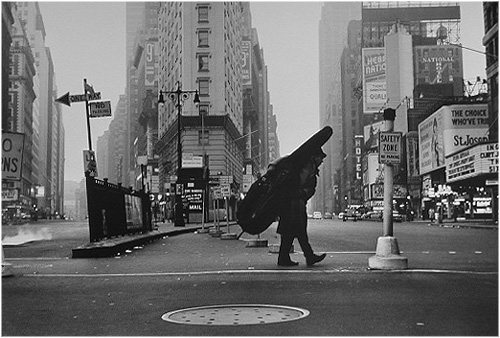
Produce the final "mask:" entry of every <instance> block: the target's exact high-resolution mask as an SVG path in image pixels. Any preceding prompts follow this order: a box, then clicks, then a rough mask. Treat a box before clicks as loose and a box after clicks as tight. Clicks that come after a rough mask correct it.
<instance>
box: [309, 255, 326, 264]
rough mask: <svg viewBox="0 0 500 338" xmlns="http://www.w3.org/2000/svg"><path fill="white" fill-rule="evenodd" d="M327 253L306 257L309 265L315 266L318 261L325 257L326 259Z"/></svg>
mask: <svg viewBox="0 0 500 338" xmlns="http://www.w3.org/2000/svg"><path fill="white" fill-rule="evenodd" d="M325 257H326V254H322V255H313V256H312V257H311V258H306V262H307V266H313V265H314V264H316V263H319V262H321V261H322V260H323V259H325Z"/></svg>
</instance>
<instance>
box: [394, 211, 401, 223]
mask: <svg viewBox="0 0 500 338" xmlns="http://www.w3.org/2000/svg"><path fill="white" fill-rule="evenodd" d="M392 221H393V222H402V221H403V215H401V214H400V213H399V212H398V211H396V210H393V211H392Z"/></svg>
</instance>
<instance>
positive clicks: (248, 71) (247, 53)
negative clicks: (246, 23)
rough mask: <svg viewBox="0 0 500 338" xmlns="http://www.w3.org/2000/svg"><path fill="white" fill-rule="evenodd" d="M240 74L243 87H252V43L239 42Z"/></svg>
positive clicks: (247, 41)
mask: <svg viewBox="0 0 500 338" xmlns="http://www.w3.org/2000/svg"><path fill="white" fill-rule="evenodd" d="M241 72H242V80H241V84H242V85H243V86H250V85H252V42H251V41H249V40H243V41H241Z"/></svg>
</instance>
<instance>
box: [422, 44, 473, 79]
mask: <svg viewBox="0 0 500 338" xmlns="http://www.w3.org/2000/svg"><path fill="white" fill-rule="evenodd" d="M414 60H415V81H416V85H419V84H438V83H454V82H455V79H459V80H460V82H461V79H462V78H463V70H462V50H461V49H460V47H458V46H452V45H435V46H417V47H414Z"/></svg>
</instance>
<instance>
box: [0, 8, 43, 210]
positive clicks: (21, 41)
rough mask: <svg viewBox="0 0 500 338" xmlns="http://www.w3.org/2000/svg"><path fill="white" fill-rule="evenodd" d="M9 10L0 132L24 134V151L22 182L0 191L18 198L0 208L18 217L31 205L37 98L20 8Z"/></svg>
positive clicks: (32, 61)
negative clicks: (5, 88) (4, 107)
mask: <svg viewBox="0 0 500 338" xmlns="http://www.w3.org/2000/svg"><path fill="white" fill-rule="evenodd" d="M10 10H11V11H12V15H13V22H12V26H11V28H10V30H8V31H9V32H10V40H11V44H10V50H9V57H8V59H7V60H8V64H9V72H8V74H9V83H8V90H9V91H8V96H7V97H2V101H3V100H5V101H7V102H8V108H7V110H6V111H2V122H3V124H2V131H9V132H14V133H21V134H23V135H24V148H23V157H22V171H21V175H20V178H21V180H20V181H5V180H2V189H6V190H10V191H15V190H17V194H16V195H17V196H14V197H13V198H12V199H11V200H8V201H6V203H2V205H3V208H6V207H12V214H16V216H19V215H20V212H23V213H28V214H29V213H31V212H32V210H33V203H34V199H33V198H34V193H33V192H34V190H33V188H34V181H33V176H32V158H33V151H32V148H33V145H32V144H33V143H32V142H33V129H32V125H33V101H34V100H35V97H36V93H35V91H34V81H33V78H34V76H35V74H36V70H35V59H34V57H33V52H32V49H31V48H30V44H29V41H28V35H27V32H26V29H25V26H24V25H23V22H22V20H21V17H20V15H19V13H20V10H21V8H19V6H17V5H16V4H15V3H13V4H12V5H11V7H10ZM4 62H5V61H4ZM2 162H3V161H2ZM9 195H10V194H9ZM14 211H15V212H14Z"/></svg>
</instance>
